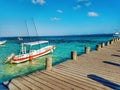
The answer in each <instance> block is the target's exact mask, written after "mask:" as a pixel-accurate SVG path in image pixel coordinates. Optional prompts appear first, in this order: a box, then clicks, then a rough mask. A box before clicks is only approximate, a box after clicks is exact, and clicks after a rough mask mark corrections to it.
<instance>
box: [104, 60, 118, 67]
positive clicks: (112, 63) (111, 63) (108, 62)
mask: <svg viewBox="0 0 120 90" xmlns="http://www.w3.org/2000/svg"><path fill="white" fill-rule="evenodd" d="M103 63H106V64H110V65H114V66H118V67H120V64H118V63H114V62H110V61H103Z"/></svg>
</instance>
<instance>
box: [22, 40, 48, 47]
mask: <svg viewBox="0 0 120 90" xmlns="http://www.w3.org/2000/svg"><path fill="white" fill-rule="evenodd" d="M43 43H48V41H35V42H28V43H23V44H24V45H30V46H33V45H37V44H43Z"/></svg>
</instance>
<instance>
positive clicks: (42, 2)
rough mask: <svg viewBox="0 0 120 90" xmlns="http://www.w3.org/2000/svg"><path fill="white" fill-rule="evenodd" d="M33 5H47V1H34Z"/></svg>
mask: <svg viewBox="0 0 120 90" xmlns="http://www.w3.org/2000/svg"><path fill="white" fill-rule="evenodd" d="M32 3H33V4H40V5H43V4H45V3H46V2H45V0H32Z"/></svg>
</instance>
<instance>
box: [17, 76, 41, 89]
mask: <svg viewBox="0 0 120 90" xmlns="http://www.w3.org/2000/svg"><path fill="white" fill-rule="evenodd" d="M16 80H18V81H19V82H21V83H22V84H24V85H25V86H27V87H29V88H30V89H32V90H40V88H39V87H37V86H35V85H34V84H32V83H30V82H28V81H26V80H25V79H23V78H16Z"/></svg>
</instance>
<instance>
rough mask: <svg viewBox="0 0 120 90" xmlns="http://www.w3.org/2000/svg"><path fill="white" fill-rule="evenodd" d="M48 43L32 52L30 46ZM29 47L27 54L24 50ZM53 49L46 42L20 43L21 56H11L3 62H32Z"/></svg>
mask: <svg viewBox="0 0 120 90" xmlns="http://www.w3.org/2000/svg"><path fill="white" fill-rule="evenodd" d="M45 43H48V45H46V46H44V47H42V48H39V49H37V50H35V49H34V50H32V49H31V48H32V46H34V45H41V44H45ZM27 45H29V46H30V50H29V52H27V50H26V46H27ZM54 49H55V46H53V45H49V42H48V41H35V42H28V43H22V44H21V54H19V55H13V54H11V55H12V56H11V55H10V56H9V57H8V58H7V59H6V61H5V62H10V63H21V62H25V61H30V60H33V59H35V58H37V57H40V56H43V55H46V54H48V53H50V52H53V50H54Z"/></svg>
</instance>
